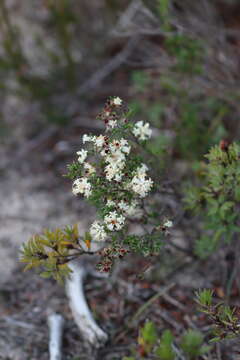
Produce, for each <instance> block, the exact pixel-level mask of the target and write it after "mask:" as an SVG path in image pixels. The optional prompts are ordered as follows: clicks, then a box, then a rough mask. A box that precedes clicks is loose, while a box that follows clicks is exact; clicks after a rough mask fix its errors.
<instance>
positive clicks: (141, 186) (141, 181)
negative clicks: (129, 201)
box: [129, 164, 153, 198]
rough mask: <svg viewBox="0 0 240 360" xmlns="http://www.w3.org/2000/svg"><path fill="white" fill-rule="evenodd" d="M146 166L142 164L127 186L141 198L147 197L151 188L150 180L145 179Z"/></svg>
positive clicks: (151, 182)
mask: <svg viewBox="0 0 240 360" xmlns="http://www.w3.org/2000/svg"><path fill="white" fill-rule="evenodd" d="M147 169H148V168H147V166H146V165H145V164H142V166H140V167H138V168H137V170H136V174H135V176H134V177H133V178H132V181H131V182H130V184H129V187H130V188H131V189H132V190H133V191H134V192H135V193H136V194H137V195H139V196H140V197H141V198H144V197H146V196H147V194H148V192H149V191H150V190H151V188H152V186H153V181H152V179H151V178H146V176H147V174H146V171H147Z"/></svg>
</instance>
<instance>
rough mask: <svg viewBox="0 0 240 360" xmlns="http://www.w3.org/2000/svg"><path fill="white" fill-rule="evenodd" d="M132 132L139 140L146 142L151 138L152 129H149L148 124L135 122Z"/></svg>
mask: <svg viewBox="0 0 240 360" xmlns="http://www.w3.org/2000/svg"><path fill="white" fill-rule="evenodd" d="M132 132H133V135H134V136H136V138H138V139H139V140H147V139H149V138H150V137H151V136H152V129H150V127H149V123H145V124H144V122H143V121H142V120H141V121H138V122H136V124H135V126H134V128H133V130H132Z"/></svg>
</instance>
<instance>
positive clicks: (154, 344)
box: [123, 321, 211, 360]
mask: <svg viewBox="0 0 240 360" xmlns="http://www.w3.org/2000/svg"><path fill="white" fill-rule="evenodd" d="M203 343H204V337H203V335H202V333H201V332H200V331H197V330H192V329H189V330H187V331H185V333H184V334H183V335H182V336H181V338H180V340H179V341H177V340H176V339H175V337H174V335H173V334H172V332H171V331H170V330H164V331H163V332H162V335H161V337H159V335H158V332H157V328H156V325H155V324H154V323H153V322H152V321H146V322H145V324H144V326H143V327H142V328H140V330H139V337H138V346H137V348H136V349H133V350H132V352H133V355H132V356H130V357H124V358H123V360H136V359H159V360H175V359H177V358H178V353H179V352H181V351H182V353H183V354H184V356H185V357H186V359H189V360H196V359H198V358H199V356H200V355H203V354H205V353H207V352H208V351H209V350H210V349H211V347H210V346H207V345H204V344H203Z"/></svg>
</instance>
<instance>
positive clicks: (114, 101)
mask: <svg viewBox="0 0 240 360" xmlns="http://www.w3.org/2000/svg"><path fill="white" fill-rule="evenodd" d="M113 103H114V105H116V106H120V105H122V99H120V97H118V96H117V97H115V98H114V99H113Z"/></svg>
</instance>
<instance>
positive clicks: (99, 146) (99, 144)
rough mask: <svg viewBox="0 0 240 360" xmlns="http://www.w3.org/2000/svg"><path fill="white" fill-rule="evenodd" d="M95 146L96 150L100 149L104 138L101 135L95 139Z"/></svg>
mask: <svg viewBox="0 0 240 360" xmlns="http://www.w3.org/2000/svg"><path fill="white" fill-rule="evenodd" d="M94 142H95V145H96V146H97V147H98V148H102V147H103V145H104V143H105V136H103V135H99V136H97V137H96V138H95V141H94Z"/></svg>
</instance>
